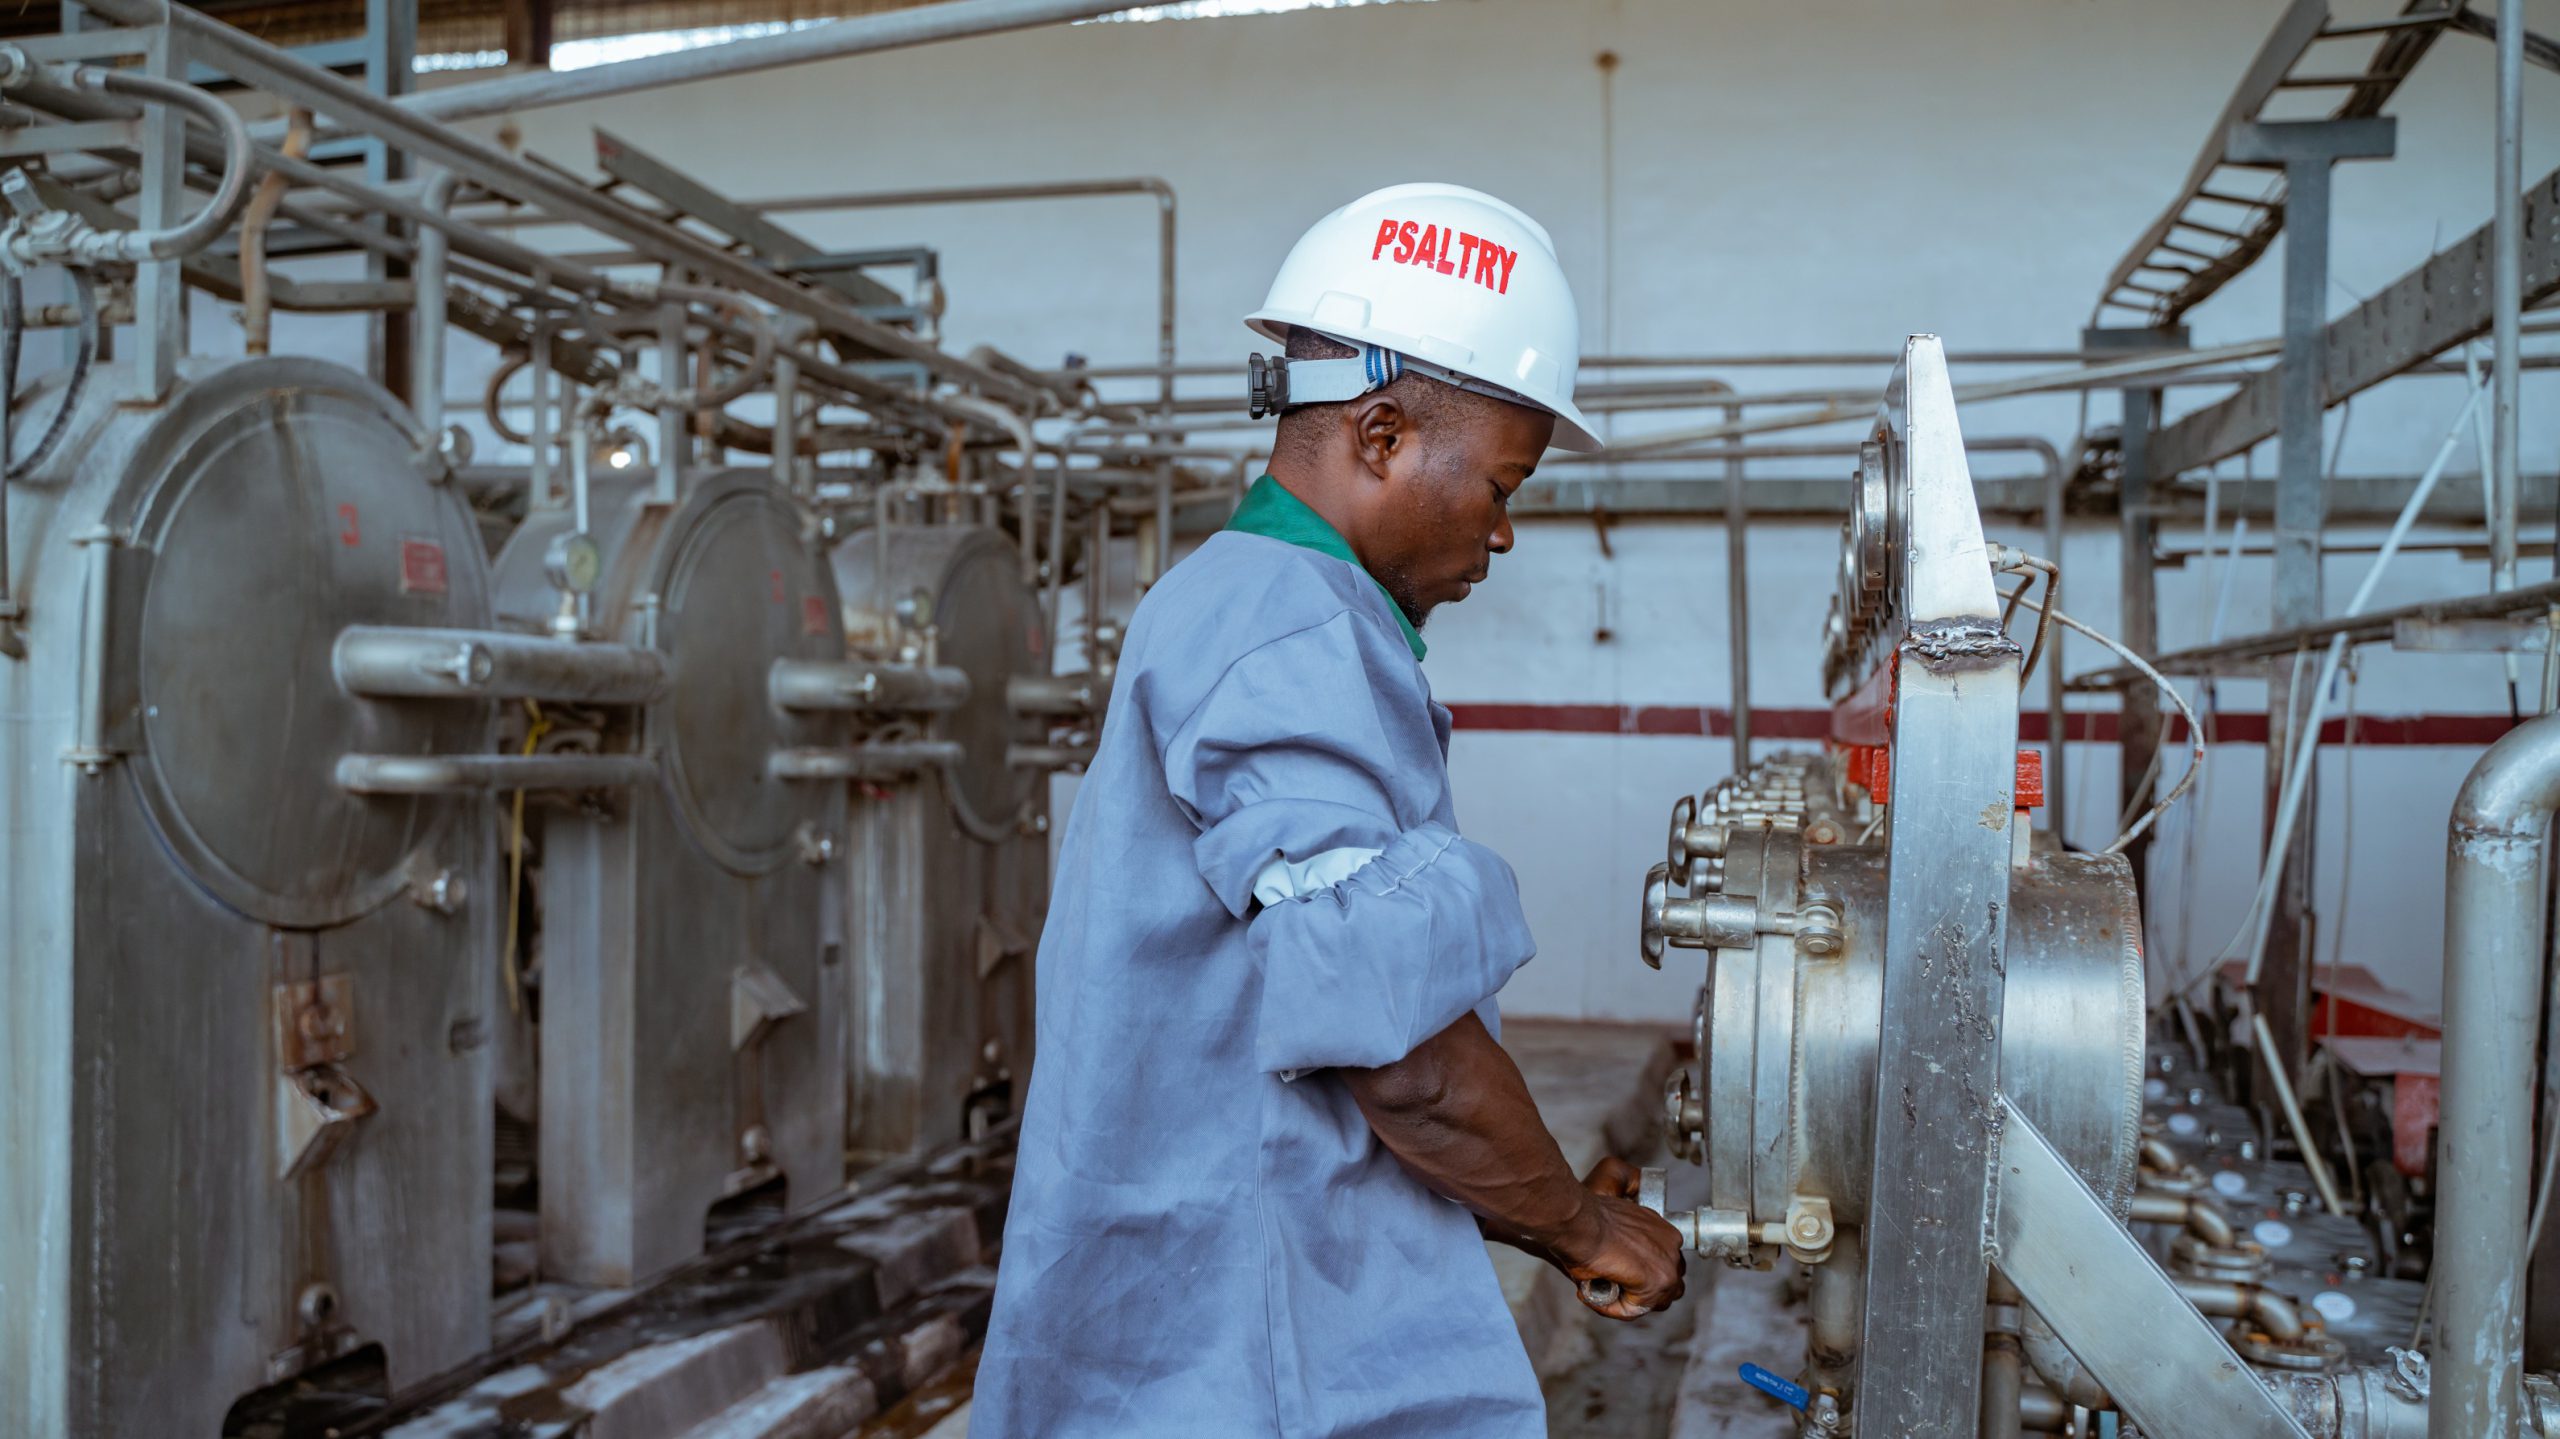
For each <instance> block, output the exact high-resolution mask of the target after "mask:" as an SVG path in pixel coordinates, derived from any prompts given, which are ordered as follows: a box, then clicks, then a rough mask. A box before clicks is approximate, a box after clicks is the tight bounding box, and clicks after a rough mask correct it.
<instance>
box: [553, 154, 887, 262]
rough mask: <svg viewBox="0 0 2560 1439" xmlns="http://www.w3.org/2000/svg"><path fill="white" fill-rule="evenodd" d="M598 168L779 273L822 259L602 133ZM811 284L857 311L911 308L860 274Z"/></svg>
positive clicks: (803, 244)
mask: <svg viewBox="0 0 2560 1439" xmlns="http://www.w3.org/2000/svg"><path fill="white" fill-rule="evenodd" d="M596 168H597V169H600V170H602V171H604V172H605V173H606V174H607V175H610V176H612V177H613V178H614V179H617V180H620V181H621V182H623V183H624V184H626V185H630V186H632V187H634V188H635V189H639V190H642V191H645V192H646V193H648V194H649V195H651V196H654V197H655V198H657V199H660V200H663V201H665V202H666V203H667V204H668V205H670V206H672V207H673V208H674V209H675V211H676V214H677V215H680V216H685V217H689V218H691V219H695V220H699V221H701V222H702V223H703V224H705V225H709V226H710V227H711V228H712V229H715V230H717V231H719V232H720V233H722V234H724V235H727V236H729V237H731V238H733V239H735V240H737V241H738V242H739V243H740V244H742V245H745V246H746V247H747V248H748V249H749V250H750V251H752V252H754V253H755V255H756V256H757V257H758V258H760V259H763V260H765V261H767V262H768V263H770V264H772V265H773V266H774V267H775V268H776V269H782V270H788V269H791V268H792V267H793V264H794V262H795V261H799V260H804V259H807V258H809V257H810V256H812V255H815V254H817V253H819V249H818V247H817V246H816V245H813V244H810V243H809V242H808V241H806V240H803V239H801V238H800V237H799V236H797V235H795V234H792V233H791V232H790V231H789V230H786V229H784V228H782V227H781V226H780V225H777V224H775V223H773V222H772V221H771V220H768V219H766V218H765V217H764V216H762V215H760V214H757V213H756V212H755V211H754V210H752V209H750V208H748V207H747V206H745V205H741V204H738V203H737V202H736V201H734V200H731V199H730V198H729V197H727V196H726V195H723V194H721V193H720V192H718V191H717V190H714V189H712V188H711V187H710V186H708V185H705V184H703V183H702V182H701V181H699V180H696V179H695V178H693V177H692V176H691V175H688V174H686V173H684V172H683V171H681V170H679V169H677V168H676V167H675V166H673V165H670V164H668V163H667V162H666V161H664V160H661V159H659V158H658V157H656V156H655V155H651V154H649V153H648V152H647V151H645V150H641V149H638V148H637V147H635V146H633V145H632V144H631V142H630V141H628V140H625V139H623V138H621V137H620V136H618V135H613V134H609V133H607V132H606V131H604V130H603V129H601V128H599V129H598V130H597V131H596ZM812 278H814V279H815V280H816V281H817V282H818V283H819V284H821V285H824V286H826V287H827V288H828V289H831V290H835V291H838V292H840V293H842V294H843V295H844V296H845V297H846V298H847V299H850V300H852V301H853V302H854V303H855V304H857V305H903V304H905V303H906V300H905V298H904V297H903V296H901V295H899V294H898V293H897V292H896V291H895V290H892V289H890V288H889V287H888V286H886V285H883V284H881V283H880V282H879V281H877V280H874V279H872V278H871V277H870V276H868V275H865V274H862V273H860V272H859V271H855V270H841V271H838V270H828V271H821V272H819V273H817V274H815V275H813V276H812Z"/></svg>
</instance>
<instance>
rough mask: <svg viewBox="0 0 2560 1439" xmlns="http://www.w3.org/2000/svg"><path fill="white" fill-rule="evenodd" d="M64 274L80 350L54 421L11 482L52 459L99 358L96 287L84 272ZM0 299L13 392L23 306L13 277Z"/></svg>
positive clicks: (0, 291)
mask: <svg viewBox="0 0 2560 1439" xmlns="http://www.w3.org/2000/svg"><path fill="white" fill-rule="evenodd" d="M66 273H68V274H69V275H70V276H71V292H72V294H73V296H74V297H75V298H76V299H77V300H78V301H79V305H80V348H79V349H78V350H77V351H75V352H73V355H72V360H71V380H70V383H68V384H66V385H64V386H63V388H62V403H61V404H60V405H58V406H56V407H55V408H54V412H53V419H52V420H51V421H50V422H49V423H47V424H46V425H45V427H44V437H43V438H42V439H39V440H37V441H36V445H35V448H34V449H32V450H29V451H28V452H27V457H26V458H25V459H23V460H20V461H19V462H17V463H16V464H14V465H11V466H10V467H9V470H8V477H9V478H10V479H13V480H23V479H25V478H26V477H27V476H29V475H31V474H34V473H35V470H36V467H37V466H38V465H41V464H43V463H44V462H45V461H46V460H48V459H50V458H52V456H53V450H54V446H56V445H58V444H60V443H62V435H63V432H64V431H65V430H67V429H69V428H70V427H71V412H72V411H73V410H76V409H78V408H79V407H80V394H81V391H83V390H84V389H86V388H87V387H88V384H89V367H90V365H91V364H92V363H93V362H94V361H95V360H96V359H97V357H98V328H99V325H98V287H97V283H96V282H95V281H93V280H91V279H90V278H89V276H88V273H87V272H86V271H82V270H71V271H67V272H66ZM0 297H5V301H6V303H7V305H8V312H9V344H8V356H7V360H6V363H7V366H8V375H7V383H8V385H9V388H10V389H11V391H12V392H14V391H15V390H16V388H17V378H18V330H19V324H18V322H19V318H20V309H21V306H22V304H23V302H24V296H23V295H22V293H21V291H20V290H19V287H18V281H17V279H16V277H15V276H12V277H11V278H10V280H9V283H8V284H7V285H6V286H0Z"/></svg>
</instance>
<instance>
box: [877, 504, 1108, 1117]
mask: <svg viewBox="0 0 2560 1439" xmlns="http://www.w3.org/2000/svg"><path fill="white" fill-rule="evenodd" d="M834 566H835V577H836V583H837V586H838V587H839V589H840V590H841V591H842V593H843V596H844V606H845V629H846V633H847V636H848V638H849V640H850V642H851V646H852V651H851V652H852V654H853V655H854V656H855V657H856V658H857V660H858V661H860V662H863V663H867V664H872V665H878V666H901V665H903V666H910V667H922V668H924V669H925V670H927V671H930V672H935V673H942V674H947V675H948V676H950V677H951V680H952V681H953V683H952V684H951V685H950V687H949V691H948V695H947V703H942V704H937V705H935V706H933V707H932V708H931V709H929V710H928V709H923V708H918V709H913V710H910V711H908V712H906V713H903V714H901V713H899V712H897V711H894V710H889V709H885V708H884V709H881V710H877V711H874V712H873V713H872V714H871V716H870V720H869V724H868V728H867V734H866V737H865V744H866V747H868V748H871V749H874V750H878V751H882V752H886V753H897V754H905V755H910V756H913V757H914V761H915V768H914V769H913V770H912V771H909V772H907V773H906V774H905V775H904V776H903V777H902V776H900V775H898V774H897V773H895V772H894V771H893V770H891V769H890V768H888V767H885V766H884V767H882V768H881V769H879V770H878V771H876V772H875V773H873V774H870V775H866V776H864V777H863V778H861V779H859V780H857V781H856V782H855V783H854V786H853V800H852V825H853V834H854V836H855V839H854V845H853V862H852V863H851V864H850V865H849V866H847V873H846V880H845V882H846V885H847V899H848V909H849V910H850V912H851V913H852V914H854V915H855V916H856V920H855V934H856V937H855V942H854V955H855V969H854V972H855V976H856V983H855V985H854V993H855V1000H854V1020H853V1028H854V1035H855V1038H854V1042H853V1043H852V1045H851V1046H850V1049H849V1055H850V1058H851V1061H852V1068H851V1080H852V1120H851V1136H850V1137H851V1142H852V1145H853V1148H854V1150H855V1152H856V1153H857V1154H870V1155H886V1154H898V1153H905V1152H909V1151H912V1150H916V1149H919V1148H924V1147H928V1146H930V1145H933V1144H937V1143H944V1142H948V1141H950V1140H953V1139H958V1138H962V1137H965V1136H967V1135H969V1134H971V1133H973V1132H976V1131H978V1130H981V1129H983V1127H984V1126H985V1125H986V1124H988V1123H989V1122H991V1121H993V1120H995V1119H998V1118H1001V1117H1003V1116H1005V1115H1008V1114H1011V1113H1012V1112H1013V1108H1014V1100H1015V1097H1016V1095H1017V1093H1018V1088H1019V1085H1020V1084H1021V1083H1022V1082H1023V1081H1025V1080H1027V1079H1028V1078H1029V1076H1030V1071H1031V1035H1032V1025H1031V998H1032V985H1031V961H1032V955H1033V952H1034V950H1035V948H1036V947H1037V945H1038V942H1039V935H1040V922H1041V919H1042V916H1043V914H1044V913H1045V911H1046V909H1047V905H1048V875H1049V840H1048V831H1049V823H1048V774H1049V765H1048V764H1047V763H1046V762H1045V756H1044V754H1043V752H1042V750H1043V746H1044V744H1045V741H1046V739H1047V736H1048V732H1049V724H1048V719H1049V718H1050V717H1051V716H1053V715H1055V714H1056V713H1057V712H1058V711H1059V710H1060V709H1061V708H1062V707H1071V706H1075V705H1079V704H1082V703H1083V695H1082V692H1081V688H1080V686H1081V683H1082V681H1081V680H1080V679H1079V678H1068V679H1063V680H1053V679H1052V678H1051V676H1050V674H1049V667H1050V644H1049V635H1048V627H1047V624H1046V622H1045V620H1044V618H1043V616H1042V614H1041V610H1040V605H1039V598H1038V596H1037V595H1035V594H1034V593H1033V592H1032V590H1031V588H1030V586H1029V585H1028V584H1026V583H1025V582H1024V580H1023V577H1022V565H1021V561H1020V558H1019V556H1018V554H1017V553H1016V551H1015V549H1014V547H1013V546H1011V545H1008V544H1007V543H1006V542H1005V540H1004V537H1003V536H1002V535H1000V534H998V533H997V532H995V531H993V530H990V529H987V528H984V527H980V526H973V525H953V524H941V525H926V524H888V525H876V526H872V527H870V528H866V529H862V530H857V531H855V532H854V533H853V534H852V535H850V536H848V537H847V538H846V539H845V540H844V541H843V542H842V543H841V544H839V545H837V546H836V548H835V550H834Z"/></svg>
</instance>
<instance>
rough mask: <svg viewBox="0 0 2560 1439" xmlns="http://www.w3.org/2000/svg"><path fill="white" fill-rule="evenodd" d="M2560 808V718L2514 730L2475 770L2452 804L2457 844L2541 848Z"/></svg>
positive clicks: (2541, 719) (2538, 720)
mask: <svg viewBox="0 0 2560 1439" xmlns="http://www.w3.org/2000/svg"><path fill="white" fill-rule="evenodd" d="M2555 808H2560V715H2543V716H2541V717H2539V718H2536V719H2531V720H2527V721H2525V722H2524V723H2523V724H2521V725H2518V726H2516V727H2515V728H2514V729H2512V730H2509V731H2508V732H2507V733H2506V734H2505V735H2504V736H2502V737H2501V738H2500V739H2499V740H2498V742H2497V743H2496V744H2493V745H2491V746H2489V750H2488V753H2486V754H2484V755H2482V756H2481V757H2480V762H2479V763H2478V764H2477V765H2475V766H2473V767H2472V770H2471V774H2470V777H2469V778H2467V779H2465V780H2464V781H2463V782H2462V790H2461V793H2460V794H2459V795H2457V796H2456V797H2455V799H2454V802H2453V822H2452V834H2453V840H2454V842H2455V843H2456V844H2457V845H2461V844H2464V843H2471V842H2477V841H2480V840H2489V841H2498V840H2520V841H2524V842H2527V843H2539V842H2540V841H2541V840H2542V837H2543V836H2544V834H2546V833H2547V832H2548V831H2549V830H2550V827H2551V815H2552V811H2553V810H2554V809H2555Z"/></svg>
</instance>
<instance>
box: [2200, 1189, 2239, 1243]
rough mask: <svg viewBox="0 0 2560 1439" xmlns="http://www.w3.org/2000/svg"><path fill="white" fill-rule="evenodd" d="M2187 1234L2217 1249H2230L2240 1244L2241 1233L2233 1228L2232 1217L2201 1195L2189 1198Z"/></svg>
mask: <svg viewBox="0 0 2560 1439" xmlns="http://www.w3.org/2000/svg"><path fill="white" fill-rule="evenodd" d="M2187 1232H2188V1233H2189V1234H2192V1235H2194V1236H2195V1237H2196V1238H2198V1239H2201V1240H2203V1241H2204V1242H2205V1243H2207V1244H2210V1245H2212V1246H2213V1247H2214V1248H2216V1249H2229V1248H2231V1247H2232V1246H2234V1245H2236V1244H2238V1243H2239V1242H2240V1234H2239V1231H2238V1230H2236V1229H2234V1228H2232V1226H2231V1216H2230V1215H2228V1214H2225V1213H2223V1212H2222V1206H2221V1205H2219V1204H2216V1203H2214V1202H2213V1201H2212V1200H2210V1199H2207V1198H2205V1197H2204V1196H2203V1195H2201V1194H2195V1195H2189V1196H2188V1197H2187Z"/></svg>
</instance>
